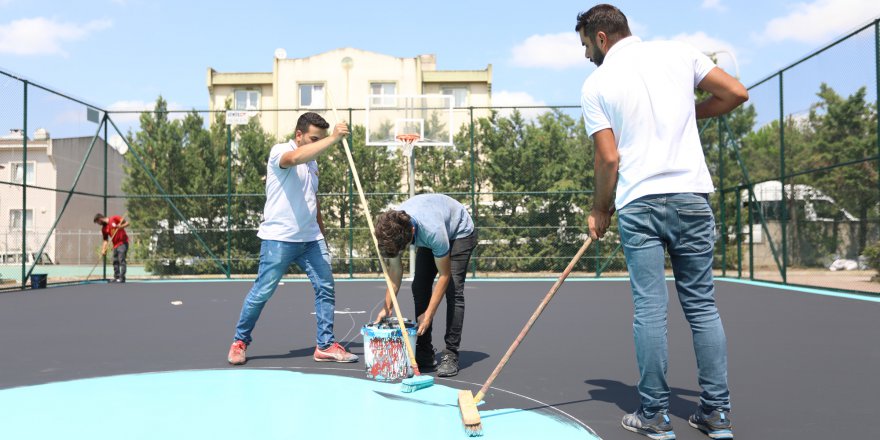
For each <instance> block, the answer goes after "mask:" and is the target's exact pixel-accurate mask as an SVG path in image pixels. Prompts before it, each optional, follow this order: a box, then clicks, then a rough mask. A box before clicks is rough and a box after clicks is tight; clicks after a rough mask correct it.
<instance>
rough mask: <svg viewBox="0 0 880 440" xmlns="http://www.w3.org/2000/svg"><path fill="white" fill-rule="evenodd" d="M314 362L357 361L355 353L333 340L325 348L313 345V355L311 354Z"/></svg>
mask: <svg viewBox="0 0 880 440" xmlns="http://www.w3.org/2000/svg"><path fill="white" fill-rule="evenodd" d="M313 358H314V359H315V362H346V363H347V362H357V360H358V357H357V355H355V354H352V353H350V352H348V351H347V350H346V349H345V348H343V347H342V346H341V345H339V343H338V342H334V343H332V344H330V346H329V347H327V348H325V349H323V350H322V349H321V348H320V347H315V355H314V356H313Z"/></svg>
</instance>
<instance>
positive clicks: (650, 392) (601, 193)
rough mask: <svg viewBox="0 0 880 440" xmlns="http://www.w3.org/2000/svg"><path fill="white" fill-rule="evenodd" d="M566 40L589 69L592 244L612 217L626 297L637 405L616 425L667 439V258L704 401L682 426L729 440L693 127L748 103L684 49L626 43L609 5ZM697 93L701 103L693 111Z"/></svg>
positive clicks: (707, 222)
mask: <svg viewBox="0 0 880 440" xmlns="http://www.w3.org/2000/svg"><path fill="white" fill-rule="evenodd" d="M575 30H576V31H577V32H578V34H579V35H580V38H581V42H582V43H583V45H584V47H585V49H586V57H587V58H589V59H590V60H591V61H592V62H593V63H594V64H596V65H597V66H598V68H597V69H596V70H595V71H594V72H593V73H592V74H591V75H590V76H589V77H588V78H587V79H586V81H584V85H583V89H582V94H581V105H582V107H583V112H584V122H585V124H586V129H587V134H589V135H590V136H591V137H592V139H593V143H594V144H595V147H596V151H595V179H596V188H595V195H594V199H593V206H592V210H591V212H590V216H589V219H588V222H589V228H590V235H591V236H592V237H593V238H594V239H598V238H601V237H602V236H603V235H604V234H605V231H606V230H607V228H608V225H609V222H610V217H611V214H612V212H613V210H614V209H615V208H616V209H617V215H618V225H619V229H620V239H621V242H622V243H623V248H624V254H625V256H626V263H627V268H628V270H629V274H630V284H631V287H632V294H633V303H634V319H633V333H634V340H635V345H636V358H637V360H638V366H639V374H640V379H639V384H638V390H639V395H640V400H641V405H640V408H639V409H638V410H637V411H636V412H635V413H633V414H627V415H625V416H624V417H623V420H622V421H621V424H622V426H623V427H624V428H626V429H628V430H630V431H633V432H637V433H639V434H642V435H645V436H648V437H650V438H652V439H673V438H675V434H674V432H673V430H672V425H671V423H670V419H669V416H668V409H669V385H668V384H667V382H666V366H667V364H668V358H669V353H668V347H667V336H666V319H667V303H668V292H667V288H666V281H665V273H664V265H665V252H666V251H668V253H669V257H670V261H671V262H672V270H673V273H674V275H675V287H676V290H677V291H678V296H679V299H680V301H681V305H682V309H683V310H684V314H685V317H686V318H687V320H688V322H689V324H690V327H691V332H692V334H693V345H694V351H695V352H696V357H697V368H698V370H699V377H698V380H699V384H700V387H701V388H702V390H703V392H702V393H701V394H700V406H699V407H698V408H697V410H696V411H695V412H694V414H693V415H691V416H690V418H689V419H688V423H689V424H690V425H691V426H693V427H694V428H697V429H699V430H701V431H702V432H704V433H706V434H707V435H709V437H711V438H715V439H726V438H733V431H732V429H731V424H730V419H729V417H728V413H729V411H730V391H729V389H728V385H727V341H726V338H725V335H724V328H723V327H722V325H721V318H720V316H719V314H718V309H717V307H716V305H715V287H714V282H713V280H712V259H713V251H714V242H715V221H714V218H713V215H712V209H711V208H710V206H709V203H708V193H710V192H712V191H713V190H714V188H713V185H712V179H711V176H710V175H709V170H708V168H707V167H706V161H705V158H704V157H703V149H702V145H701V144H700V137H699V132H698V129H697V124H696V119H701V118H709V117H713V116H719V115H723V114H725V113H728V112H730V111H731V110H733V109H734V108H736V107H737V106H739V105H740V104H742V103H743V102H745V101H746V100H747V99H748V92H747V91H746V89H745V87H743V85H742V84H740V82H739V81H737V80H736V79H735V78H733V77H731V76H730V75H728V74H726V73H725V72H724V71H723V70H721V69H719V68H718V67H716V66H715V64H714V63H713V62H712V60H710V59H709V58H708V57H707V56H706V55H704V54H702V53H700V52H699V51H697V50H696V49H694V48H693V47H690V46H688V45H686V44H684V43H681V42H675V41H650V42H643V41H641V40H640V39H639V38H638V37H634V36H632V33H631V32H630V30H629V25H628V23H627V20H626V16H624V15H623V13H622V12H620V10H619V9H617V8H616V7H614V6H611V5H607V4H602V5H597V6H595V7H593V8H591V9H590V10H588V11H586V12H583V13H581V14H579V15H578V18H577V26H576V27H575ZM697 87H698V88H700V89H702V90H704V91H706V92H708V93H709V94H710V96H709V98H707V99H706V100H703V101H701V102H699V103H695V95H694V89H695V88H697ZM615 186H616V198H614V199H613V203H612V197H613V195H614V192H615Z"/></svg>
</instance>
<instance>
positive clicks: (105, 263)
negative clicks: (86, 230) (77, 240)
mask: <svg viewBox="0 0 880 440" xmlns="http://www.w3.org/2000/svg"><path fill="white" fill-rule="evenodd" d="M107 118H108V116H107V112H104V210H103V211H101V212H103V213H104V215H107V212H108V210H107V186H108V183H107V182H108V181H107V179H108V176H107V153H108V152H109V151H108V150H107ZM129 217H130V216H129ZM101 261H102V262H103V265H102V268H101V272H102V274H101V279H102V280H106V279H107V256H106V255H102V256H101Z"/></svg>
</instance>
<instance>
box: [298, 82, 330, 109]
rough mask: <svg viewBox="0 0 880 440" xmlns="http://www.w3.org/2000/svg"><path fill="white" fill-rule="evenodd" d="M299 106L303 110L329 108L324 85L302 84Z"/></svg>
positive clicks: (300, 86)
mask: <svg viewBox="0 0 880 440" xmlns="http://www.w3.org/2000/svg"><path fill="white" fill-rule="evenodd" d="M299 106H300V107H302V108H320V109H323V108H327V105H326V104H325V101H324V85H323V84H300V85H299Z"/></svg>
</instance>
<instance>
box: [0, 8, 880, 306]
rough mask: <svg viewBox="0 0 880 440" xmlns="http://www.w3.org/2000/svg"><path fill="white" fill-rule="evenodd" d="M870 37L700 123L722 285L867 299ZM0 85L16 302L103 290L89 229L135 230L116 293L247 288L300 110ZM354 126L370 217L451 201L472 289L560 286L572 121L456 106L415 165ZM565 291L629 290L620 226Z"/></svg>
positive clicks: (576, 176) (872, 28)
mask: <svg viewBox="0 0 880 440" xmlns="http://www.w3.org/2000/svg"><path fill="white" fill-rule="evenodd" d="M878 38H880V33H878V22H877V21H875V22H873V23H872V24H870V25H868V26H866V27H864V28H862V29H860V30H858V31H856V32H853V33H852V34H851V35H849V36H847V37H845V38H842V39H841V40H839V41H837V42H835V43H834V44H831V45H829V46H828V47H826V48H823V49H822V50H820V51H817V52H816V53H814V54H812V55H810V56H808V57H806V58H804V59H803V60H801V61H798V62H797V63H794V64H792V65H791V66H789V67H787V68H785V69H783V70H781V71H779V72H777V73H775V74H774V75H772V76H770V77H768V78H767V79H765V80H763V81H761V82H759V83H758V84H756V85H754V86H752V87H751V88H750V102H749V103H747V104H746V105H745V106H743V107H741V108H740V109H737V110H736V111H735V112H733V113H732V114H730V115H728V116H726V117H724V118H719V119H714V120H708V121H700V129H701V136H702V140H703V145H704V149H705V152H706V160H707V162H708V164H709V167H710V171H711V172H712V174H713V178H714V179H715V184H716V188H718V189H719V191H718V192H716V193H715V194H714V195H713V196H712V199H711V201H712V205H713V208H714V210H715V214H716V222H717V224H718V228H717V232H718V234H717V237H718V242H717V244H716V268H717V270H718V272H719V274H721V275H725V276H733V277H741V278H749V279H754V280H762V281H770V282H783V283H789V284H798V285H807V286H817V287H828V288H835V289H843V290H852V291H862V292H878V291H880V284H877V283H873V282H872V281H871V278H872V277H873V275H874V274H875V273H876V271H875V270H874V269H875V268H873V267H869V266H870V261H869V260H870V259H868V258H865V255H866V254H870V252H869V251H870V250H871V248H872V247H875V246H877V242H878V235H880V228H878V218H880V213H878V201H880V187H878V167H880V162H878V157H880V156H878V152H880V140H878V136H877V132H878V128H877V127H878V120H877V119H878V118H877V103H878V99H877V93H878V92H877V90H878V87H877V85H878V83H880V79H878V70H877V62H878V61H877V60H878V57H880V54H878V47H880V44H878ZM0 73H2V75H0V99H3V102H4V105H3V106H2V107H0V120H2V121H4V122H6V123H7V126H9V127H21V128H20V129H16V130H13V131H11V132H10V133H9V134H8V135H6V136H5V137H3V138H2V140H0V155H2V156H0V165H3V166H5V167H6V168H5V169H2V170H0V234H2V237H0V247H2V252H0V277H2V278H3V280H4V286H5V287H7V288H15V287H25V286H26V285H27V284H28V282H29V281H30V278H31V277H30V275H31V274H48V278H49V281H50V282H52V283H54V282H65V281H71V282H80V281H84V280H86V279H106V278H108V277H112V273H113V271H112V267H110V266H109V264H106V265H105V259H104V258H102V257H101V256H100V253H99V250H100V247H101V236H100V233H99V229H98V227H97V226H96V225H94V224H93V222H92V219H93V217H94V214H95V213H104V214H114V215H123V216H125V217H126V219H128V220H129V221H130V223H131V226H129V228H128V229H127V231H128V235H129V237H130V241H131V243H130V249H129V252H128V264H129V269H128V277H129V278H130V279H137V278H145V279H150V278H164V277H213V278H216V277H223V278H252V277H253V276H254V274H255V273H256V270H257V266H258V263H259V247H260V240H259V238H257V236H256V231H257V228H258V227H259V224H260V222H261V219H262V209H263V204H264V202H265V194H264V186H265V174H266V158H267V154H268V151H269V149H270V148H271V147H272V145H273V144H275V143H278V142H281V141H285V140H286V139H289V138H290V137H291V136H292V134H293V133H294V126H293V124H294V123H295V121H296V118H297V117H298V115H299V114H301V113H302V112H304V111H307V110H308V111H315V110H314V109H285V110H269V109H263V110H260V111H258V112H253V113H250V114H248V116H249V118H248V121H247V123H246V124H242V125H227V124H226V122H227V121H226V113H225V110H224V111H195V110H193V111H180V110H170V109H168V105H167V103H166V102H165V101H164V100H162V99H161V98H160V99H159V100H158V101H157V102H156V104H155V107H154V108H153V109H151V110H148V111H143V112H107V111H105V110H103V109H100V108H99V107H97V106H92V105H89V104H88V103H86V102H84V101H82V100H78V99H75V98H71V97H68V96H65V95H63V94H61V93H58V92H53V91H51V90H49V89H47V88H45V87H42V86H39V85H37V84H34V83H33V82H30V81H27V80H25V79H23V78H20V77H18V76H16V75H12V74H8V73H3V72H0ZM318 113H320V114H322V115H323V116H324V117H325V118H326V119H327V120H328V121H330V122H331V123H332V122H334V121H335V119H336V114H335V112H332V111H329V110H318ZM364 113H365V109H358V108H351V109H343V110H342V111H340V112H339V115H340V118H341V119H344V120H346V121H350V122H351V125H352V133H351V135H350V136H349V138H348V142H349V144H350V145H351V150H352V153H353V156H354V159H355V162H356V164H357V166H358V171H359V174H360V176H361V177H362V179H363V181H362V184H363V186H364V190H365V192H366V197H367V199H368V201H369V204H370V207H369V208H370V212H371V214H372V215H374V216H375V215H377V214H378V213H379V212H381V211H382V210H385V209H388V208H391V207H394V206H396V205H397V204H399V203H400V202H402V201H403V200H405V199H406V198H407V197H409V195H410V192H411V191H412V192H413V193H428V192H434V193H444V194H448V195H450V196H451V197H453V198H455V199H457V200H459V201H460V202H461V203H462V204H463V205H465V206H466V207H467V208H468V210H469V212H470V213H471V215H472V217H473V218H474V222H475V224H476V226H477V229H478V233H479V245H478V247H477V249H476V251H475V253H474V255H473V257H472V260H471V271H472V276H475V277H552V276H556V275H557V274H558V273H559V272H561V271H562V270H563V269H564V268H565V266H566V265H567V264H568V262H569V260H570V259H571V258H572V256H573V255H574V254H575V253H576V251H577V250H578V248H579V247H580V245H581V244H582V243H583V241H584V240H585V239H586V237H587V228H586V226H585V223H586V215H587V214H588V211H589V209H590V206H591V203H592V191H591V190H590V189H591V188H593V148H592V142H591V140H590V139H589V138H588V137H587V135H586V133H585V130H584V127H583V121H582V119H581V116H580V109H579V107H578V106H556V107H518V108H502V107H494V108H487V107H467V108H456V109H455V116H454V117H453V118H452V120H451V121H447V124H446V125H443V126H433V127H432V126H430V125H431V124H432V122H431V120H430V118H428V120H427V124H428V126H427V127H426V131H431V130H435V131H437V130H451V131H452V133H453V138H454V146H453V147H423V148H416V149H415V150H414V151H413V156H412V159H410V158H408V157H407V156H405V155H404V154H403V151H402V150H401V149H399V148H397V147H393V146H390V147H375V146H367V145H365V137H366V136H365V130H366V128H365V126H364V124H363V123H362V121H363V119H364ZM267 121H271V124H266V122H267ZM435 124H436V122H435ZM266 126H271V127H274V129H273V131H272V132H269V131H267V130H266V129H265V128H264V127H266ZM107 139H109V141H108V142H105V140H107ZM318 163H319V169H320V174H319V175H320V189H319V198H320V201H321V213H322V217H323V222H324V226H325V236H326V239H327V242H328V245H329V247H330V249H331V252H332V254H333V270H334V273H335V274H336V277H337V278H356V277H371V278H373V277H376V276H378V275H379V273H380V267H379V264H378V260H377V258H376V255H375V252H374V251H373V247H372V243H371V240H370V238H369V233H368V231H367V223H366V220H365V216H364V213H363V212H362V210H361V206H360V203H359V199H358V195H357V192H356V190H355V185H354V182H353V181H352V174H351V172H350V170H349V169H348V163H347V160H346V158H345V153H344V151H343V149H342V148H334V149H331V150H330V151H329V152H328V153H326V154H325V155H323V156H322V157H321V158H319V161H318ZM24 164H26V165H24ZM409 167H412V168H413V169H412V173H410V169H409ZM410 175H412V176H413V179H411V178H410ZM410 180H412V182H411V181H410ZM7 220H8V223H7V226H6V227H5V228H4V227H3V223H4V222H6V221H7ZM22 243H25V246H22ZM866 251H868V252H866ZM878 254H880V253H878ZM107 263H109V259H107ZM837 269H840V270H837ZM575 274H576V275H577V276H589V277H601V276H626V264H625V261H624V258H623V253H622V251H621V248H620V243H619V240H618V235H617V233H616V225H615V224H613V223H612V227H611V230H610V231H609V234H608V236H607V237H606V239H604V240H603V241H601V242H599V243H596V244H594V245H593V247H592V248H591V249H590V250H589V251H588V252H587V254H586V255H585V256H584V257H583V258H582V259H581V260H580V261H579V263H578V264H577V266H576V267H575ZM291 276H302V275H301V271H299V270H298V268H295V267H293V268H291Z"/></svg>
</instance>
